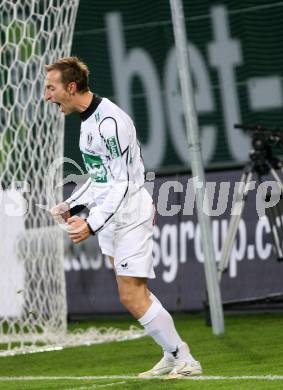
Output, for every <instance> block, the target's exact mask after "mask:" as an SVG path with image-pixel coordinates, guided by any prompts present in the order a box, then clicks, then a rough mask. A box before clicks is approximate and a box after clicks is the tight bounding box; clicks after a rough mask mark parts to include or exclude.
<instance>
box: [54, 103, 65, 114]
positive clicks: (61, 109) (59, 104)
mask: <svg viewBox="0 0 283 390" xmlns="http://www.w3.org/2000/svg"><path fill="white" fill-rule="evenodd" d="M54 103H55V104H57V106H58V107H59V109H60V111H61V112H64V109H63V107H62V104H61V103H59V102H54Z"/></svg>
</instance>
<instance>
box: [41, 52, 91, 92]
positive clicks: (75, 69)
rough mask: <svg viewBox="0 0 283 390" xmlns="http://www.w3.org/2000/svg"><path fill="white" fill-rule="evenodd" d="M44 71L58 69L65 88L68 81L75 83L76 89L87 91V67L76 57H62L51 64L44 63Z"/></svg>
mask: <svg viewBox="0 0 283 390" xmlns="http://www.w3.org/2000/svg"><path fill="white" fill-rule="evenodd" d="M45 70H46V72H50V71H51V70H59V71H60V73H61V81H62V83H63V84H64V86H65V88H66V87H67V85H68V84H69V83H72V82H75V83H76V84H77V91H78V92H79V93H84V92H87V91H89V85H88V75H89V69H88V67H87V65H86V64H85V63H84V62H83V61H81V60H80V59H79V58H78V57H64V58H61V59H60V60H58V61H56V62H54V63H53V64H51V65H45Z"/></svg>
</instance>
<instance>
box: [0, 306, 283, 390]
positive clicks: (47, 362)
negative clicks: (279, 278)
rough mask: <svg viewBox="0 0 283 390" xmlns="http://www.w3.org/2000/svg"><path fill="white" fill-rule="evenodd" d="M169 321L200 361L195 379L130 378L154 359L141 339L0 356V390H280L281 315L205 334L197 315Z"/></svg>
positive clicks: (242, 320)
mask: <svg viewBox="0 0 283 390" xmlns="http://www.w3.org/2000/svg"><path fill="white" fill-rule="evenodd" d="M174 318H175V321H176V327H177V329H178V331H179V332H180V334H181V336H182V337H183V338H184V339H185V340H186V341H188V342H189V344H190V347H191V350H192V352H193V354H194V355H195V357H196V358H197V359H199V360H200V361H201V363H202V366H203V371H204V373H203V376H202V380H192V379H189V380H170V381H168V380H167V381H165V380H161V379H154V380H142V379H138V378H136V377H135V375H136V374H137V373H139V372H141V371H144V370H147V369H149V368H150V367H151V366H152V365H154V364H155V363H156V362H157V361H158V360H159V359H160V357H161V353H160V352H161V351H160V349H159V347H158V346H156V345H155V343H154V342H153V341H152V340H151V339H150V338H149V337H143V338H141V339H137V340H132V341H126V342H114V343H108V344H97V345H93V346H88V347H77V348H69V349H65V350H62V351H56V352H45V353H37V354H29V355H21V356H14V357H5V358H3V357H1V358H0V389H5V390H6V389H7V390H9V389H13V390H24V389H29V390H33V389H40V390H45V389H69V390H71V389H76V390H78V389H80V390H84V389H86V390H87V389H104V388H105V389H108V388H111V389H113V390H114V389H117V390H120V389H121V390H122V389H135V390H139V389H142V390H149V389H154V390H159V389H170V390H171V389H172V390H175V389H192V390H194V389H228V390H234V389H237V390H238V389H264V390H265V389H283V326H282V325H283V314H282V313H272V314H270V313H269V314H268V313H262V314H241V315H236V314H233V315H231V314H230V315H226V318H225V325H226V331H225V334H224V335H222V336H213V335H212V332H211V329H210V328H209V327H207V326H206V325H205V323H204V320H203V318H202V316H201V315H192V314H182V315H176V316H174ZM132 324H135V322H134V320H132V319H131V318H129V317H119V318H118V317H112V318H109V319H105V318H99V319H97V320H96V321H94V322H87V323H72V324H71V325H70V328H72V329H74V328H75V327H82V326H89V325H91V326H93V325H95V326H98V327H101V326H115V327H118V328H121V329H127V328H128V327H129V325H132ZM247 376H249V377H250V378H249V379H248V378H245V377H247ZM20 377H25V378H20ZM27 377H30V379H29V380H27V379H28V378H27ZM39 377H41V379H40V378H39ZM59 377H60V378H59ZM94 377H105V378H94ZM210 377H211V378H210ZM212 377H214V378H212ZM216 377H218V378H216ZM224 377H226V378H224ZM227 377H230V379H228V378H227Z"/></svg>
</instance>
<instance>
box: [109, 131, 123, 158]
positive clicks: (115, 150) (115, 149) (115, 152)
mask: <svg viewBox="0 0 283 390" xmlns="http://www.w3.org/2000/svg"><path fill="white" fill-rule="evenodd" d="M106 143H107V147H108V149H109V151H110V155H111V157H112V158H117V157H120V156H121V150H120V147H119V143H118V141H117V138H116V137H115V136H113V137H110V138H108V139H107V141H106Z"/></svg>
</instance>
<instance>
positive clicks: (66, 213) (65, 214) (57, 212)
mask: <svg viewBox="0 0 283 390" xmlns="http://www.w3.org/2000/svg"><path fill="white" fill-rule="evenodd" d="M50 213H51V215H52V217H53V219H54V221H55V222H58V223H64V222H67V220H68V218H70V217H71V213H70V207H69V205H68V203H66V202H62V203H59V204H57V205H56V206H54V207H52V209H50Z"/></svg>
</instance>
